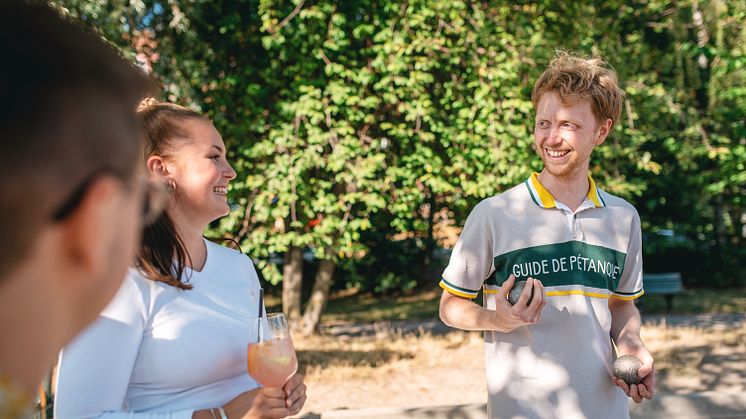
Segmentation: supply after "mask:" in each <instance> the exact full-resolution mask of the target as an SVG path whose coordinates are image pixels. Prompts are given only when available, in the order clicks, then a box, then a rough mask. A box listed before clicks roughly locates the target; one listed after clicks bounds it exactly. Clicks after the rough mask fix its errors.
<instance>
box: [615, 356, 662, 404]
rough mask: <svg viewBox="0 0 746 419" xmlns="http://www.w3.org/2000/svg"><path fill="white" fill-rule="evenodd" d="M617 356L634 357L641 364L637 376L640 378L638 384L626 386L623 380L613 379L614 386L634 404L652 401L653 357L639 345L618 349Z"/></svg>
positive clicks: (653, 385) (653, 383) (653, 386)
mask: <svg viewBox="0 0 746 419" xmlns="http://www.w3.org/2000/svg"><path fill="white" fill-rule="evenodd" d="M619 352H620V353H619V356H622V355H634V356H636V357H637V359H639V360H640V361H641V362H642V366H641V367H640V370H639V371H637V376H638V377H642V381H640V382H639V383H638V384H631V385H627V383H625V382H624V381H623V380H620V379H618V378H616V377H614V384H616V385H617V386H618V387H619V388H621V389H622V390H623V391H624V394H626V395H627V396H628V397H631V398H632V400H634V401H635V403H641V402H642V399H648V400H649V399H652V398H653V395H654V394H655V363H654V361H653V356H652V355H650V352H648V350H647V348H645V346H644V345H642V344H641V343H640V345H639V346H631V347H624V348H623V349H622V348H621V347H620V348H619Z"/></svg>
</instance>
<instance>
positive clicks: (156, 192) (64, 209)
mask: <svg viewBox="0 0 746 419" xmlns="http://www.w3.org/2000/svg"><path fill="white" fill-rule="evenodd" d="M103 173H113V172H112V171H110V170H98V171H96V172H94V173H93V174H91V175H90V176H88V177H87V178H86V179H85V180H84V181H83V182H81V183H80V185H79V186H78V187H77V188H76V189H75V190H74V191H73V193H72V194H71V195H70V197H69V198H68V199H67V200H65V202H64V203H63V204H62V205H60V206H59V207H58V208H57V210H56V211H55V212H54V213H53V215H52V219H53V220H54V221H55V222H60V221H62V220H64V219H65V218H67V217H68V216H69V215H70V214H72V212H73V211H74V210H75V208H77V207H78V205H80V202H81V201H82V200H83V197H84V196H85V193H86V192H87V191H88V188H89V187H90V186H91V184H93V181H95V180H96V178H98V177H99V176H101V175H102V174H103ZM136 181H137V182H139V183H141V184H142V190H143V205H142V210H141V213H140V219H141V220H142V225H143V226H148V225H150V224H152V223H153V222H154V221H155V220H157V219H158V217H159V216H160V215H161V214H162V213H163V211H164V210H165V209H166V205H167V204H168V196H169V191H168V188H167V186H166V185H165V184H164V183H163V182H158V181H155V180H152V179H149V178H146V177H144V176H141V177H138V178H137V179H136Z"/></svg>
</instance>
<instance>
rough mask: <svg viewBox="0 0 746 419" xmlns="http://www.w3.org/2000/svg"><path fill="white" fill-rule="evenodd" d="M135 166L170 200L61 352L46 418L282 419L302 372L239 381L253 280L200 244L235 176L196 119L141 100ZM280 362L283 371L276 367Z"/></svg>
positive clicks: (248, 265)
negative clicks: (118, 282) (107, 294)
mask: <svg viewBox="0 0 746 419" xmlns="http://www.w3.org/2000/svg"><path fill="white" fill-rule="evenodd" d="M138 115H139V117H140V118H141V120H142V126H143V128H144V131H145V137H146V151H145V159H144V161H143V162H142V164H143V166H146V167H147V169H148V171H149V172H150V173H152V175H153V176H157V177H160V178H162V179H164V181H165V182H166V183H167V184H168V185H169V189H170V191H171V193H170V198H169V203H168V208H167V209H166V211H165V212H164V213H163V214H161V216H160V217H159V218H158V220H157V221H156V222H155V223H153V224H152V225H150V226H148V227H147V228H146V229H145V231H144V234H143V240H142V244H141V249H140V254H139V255H138V258H137V262H136V264H135V266H133V267H132V268H131V269H130V271H129V273H128V275H127V279H126V280H125V282H124V284H123V285H122V288H121V289H120V290H119V292H118V293H117V295H116V297H115V298H114V300H113V301H112V302H111V304H109V305H108V306H107V307H106V309H104V311H103V312H102V313H101V316H100V317H99V320H98V321H96V322H95V323H94V324H93V326H91V327H90V328H89V329H87V330H86V331H85V332H84V333H82V334H81V335H80V337H78V338H77V339H75V340H74V341H73V342H72V343H71V344H70V345H69V346H67V347H65V349H64V350H63V351H62V354H61V355H60V362H59V368H58V379H57V394H56V398H55V404H54V407H55V417H56V418H59V419H66V418H78V417H87V418H94V417H105V418H130V419H135V418H148V419H156V418H164V419H165V418H169V419H177V418H180V419H181V418H183V419H192V418H194V419H219V418H226V417H227V418H230V419H239V418H245V419H249V418H253V419H259V418H261V419H271V418H282V417H285V416H288V415H294V414H297V413H298V412H299V411H300V409H301V408H302V407H303V404H304V403H305V400H306V386H305V384H304V383H303V377H302V375H300V374H297V373H296V374H294V375H293V376H292V377H290V378H289V379H288V380H287V381H286V382H285V384H284V385H283V386H282V388H273V387H261V386H259V384H258V383H257V381H255V380H254V378H253V377H251V376H250V375H249V374H248V372H247V344H249V343H253V342H256V341H257V339H258V337H259V336H258V330H257V326H258V324H259V313H262V312H263V304H262V298H261V295H262V294H261V288H260V282H259V277H258V276H257V273H256V271H255V269H254V265H253V263H252V261H251V260H250V259H249V258H248V257H247V256H246V255H244V254H242V253H241V252H239V251H236V250H233V249H229V248H227V247H224V246H220V245H218V244H215V243H213V242H211V241H209V240H207V239H206V238H205V237H204V235H203V234H204V231H205V230H206V229H207V227H208V225H209V224H210V223H211V222H213V221H215V220H217V219H219V218H221V217H223V216H225V215H226V214H228V213H229V211H230V205H229V204H228V187H229V185H230V182H231V181H232V180H233V179H235V177H236V172H235V171H234V170H233V168H232V167H231V165H230V163H229V162H228V160H227V157H226V151H227V150H226V147H225V144H224V143H223V139H222V137H221V136H220V133H219V132H218V131H217V129H215V126H214V125H213V124H212V122H211V121H210V120H209V119H208V118H207V117H205V116H204V115H202V114H200V113H198V112H196V111H194V110H192V109H189V108H185V107H183V106H179V105H176V104H172V103H158V102H157V101H156V100H154V99H150V100H147V101H144V102H143V104H142V105H141V106H140V109H139V110H138ZM278 362H282V360H279V361H278Z"/></svg>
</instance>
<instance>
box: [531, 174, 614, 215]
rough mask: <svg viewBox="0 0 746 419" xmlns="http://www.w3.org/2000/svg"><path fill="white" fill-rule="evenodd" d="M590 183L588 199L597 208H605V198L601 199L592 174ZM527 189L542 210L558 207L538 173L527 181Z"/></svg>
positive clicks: (589, 177) (589, 179)
mask: <svg viewBox="0 0 746 419" xmlns="http://www.w3.org/2000/svg"><path fill="white" fill-rule="evenodd" d="M588 183H589V184H590V187H589V188H588V196H587V197H586V199H587V200H589V201H591V202H592V203H593V205H594V206H595V207H596V208H602V207H605V206H606V203H605V202H604V200H603V198H601V191H600V190H599V189H598V187H597V186H596V182H594V181H593V178H592V177H591V175H590V173H589V174H588ZM526 187H527V188H528V193H529V194H530V195H531V198H532V199H533V200H534V202H535V203H536V205H538V206H540V207H542V208H556V207H557V201H556V200H555V199H554V196H552V193H551V192H549V190H548V189H547V188H545V187H544V185H542V184H541V182H540V181H539V174H538V173H536V172H534V173H532V174H531V176H530V177H529V178H528V179H526Z"/></svg>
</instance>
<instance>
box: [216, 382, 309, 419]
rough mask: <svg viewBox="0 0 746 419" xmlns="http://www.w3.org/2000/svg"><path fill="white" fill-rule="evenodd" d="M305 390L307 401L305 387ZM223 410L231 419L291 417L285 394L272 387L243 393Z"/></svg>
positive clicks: (278, 418)
mask: <svg viewBox="0 0 746 419" xmlns="http://www.w3.org/2000/svg"><path fill="white" fill-rule="evenodd" d="M288 382H290V381H288ZM286 385H287V384H286ZM303 390H304V391H303V400H304V401H305V386H304V388H303ZM223 409H225V414H226V415H228V418H229V419H280V418H284V417H285V416H288V415H290V410H288V405H287V402H286V399H285V392H284V391H283V390H281V389H279V388H272V387H260V388H257V389H254V390H251V391H247V392H244V393H241V394H239V395H238V396H236V397H235V398H234V399H233V400H231V401H229V402H228V403H226V404H225V406H223ZM299 410H300V409H299Z"/></svg>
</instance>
